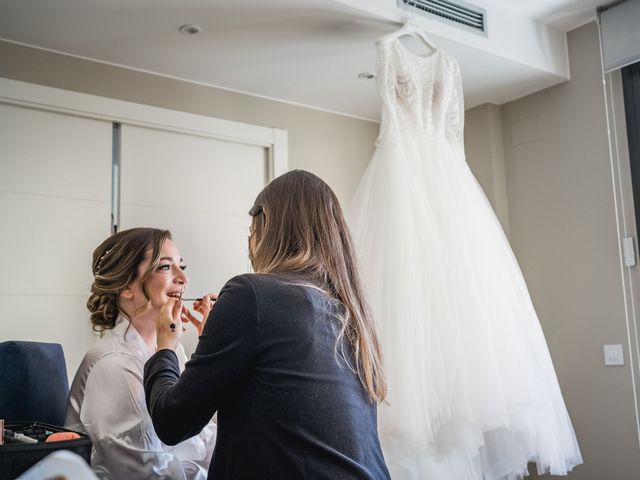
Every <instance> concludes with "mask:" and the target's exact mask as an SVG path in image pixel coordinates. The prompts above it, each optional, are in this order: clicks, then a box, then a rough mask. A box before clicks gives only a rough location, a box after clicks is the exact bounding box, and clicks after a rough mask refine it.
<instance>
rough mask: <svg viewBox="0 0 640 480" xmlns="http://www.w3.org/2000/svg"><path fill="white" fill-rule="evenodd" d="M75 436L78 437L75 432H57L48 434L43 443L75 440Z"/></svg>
mask: <svg viewBox="0 0 640 480" xmlns="http://www.w3.org/2000/svg"><path fill="white" fill-rule="evenodd" d="M76 438H80V435H78V434H77V433H76V432H57V433H54V434H52V435H49V436H48V437H47V439H46V440H45V443H51V442H65V441H67V440H75V439H76Z"/></svg>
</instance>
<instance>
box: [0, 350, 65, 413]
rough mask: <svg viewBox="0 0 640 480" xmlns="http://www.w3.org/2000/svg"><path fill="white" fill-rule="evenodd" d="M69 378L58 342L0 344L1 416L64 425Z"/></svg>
mask: <svg viewBox="0 0 640 480" xmlns="http://www.w3.org/2000/svg"><path fill="white" fill-rule="evenodd" d="M68 395H69V380H68V378H67V367H66V363H65V361H64V353H63V351H62V346H61V345H60V344H57V343H40V342H18V341H8V342H2V343H0V418H4V419H5V421H7V420H8V421H37V422H42V423H48V424H51V425H59V426H61V425H63V424H64V418H65V409H66V404H67V396H68Z"/></svg>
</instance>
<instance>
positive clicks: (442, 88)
mask: <svg viewBox="0 0 640 480" xmlns="http://www.w3.org/2000/svg"><path fill="white" fill-rule="evenodd" d="M377 47H378V52H377V71H378V73H377V79H378V87H379V89H380V94H381V96H382V120H381V125H380V135H379V137H378V144H381V143H394V142H395V141H396V140H397V138H398V135H399V133H400V132H410V133H411V134H417V135H426V136H427V138H429V139H431V140H435V139H437V138H441V137H446V138H448V139H449V140H452V141H458V142H460V143H461V144H462V141H463V137H462V135H463V130H464V100H463V96H462V81H461V77H460V67H459V66H458V62H456V60H455V59H454V58H453V57H451V56H449V55H448V54H447V53H445V52H444V51H442V50H439V49H438V50H435V51H433V52H432V53H430V54H428V55H427V56H420V55H416V54H414V53H412V52H411V51H409V50H408V49H407V48H406V47H405V46H404V45H402V43H400V41H399V40H398V39H397V38H394V37H393V36H385V37H382V38H381V39H380V40H378V42H377Z"/></svg>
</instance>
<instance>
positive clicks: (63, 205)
mask: <svg viewBox="0 0 640 480" xmlns="http://www.w3.org/2000/svg"><path fill="white" fill-rule="evenodd" d="M111 143H112V125H111V123H109V122H105V121H98V120H91V119H86V118H79V117H75V116H70V115H65V114H58V113H51V112H46V111H41V110H35V109H30V108H23V107H18V106H11V105H5V104H0V225H2V235H0V251H2V252H3V254H2V258H3V266H2V270H3V274H2V276H0V297H1V298H2V303H3V314H2V319H1V320H0V322H1V326H0V340H2V341H4V340H29V341H42V342H56V343H61V344H62V346H63V348H64V353H65V357H66V360H67V370H68V372H69V380H70V381H71V380H72V378H73V375H74V374H75V370H76V369H77V366H78V365H79V363H80V361H81V359H82V356H83V355H84V353H85V351H86V350H87V348H88V347H89V345H90V344H91V342H92V340H93V338H94V337H93V335H92V333H91V328H90V324H89V313H88V311H87V309H86V307H85V304H86V301H87V298H88V296H89V289H90V285H91V281H92V275H91V254H92V252H93V249H94V248H95V247H96V246H97V245H98V244H99V243H100V242H101V241H102V240H103V239H104V238H106V237H107V236H108V235H109V233H110V214H111V204H110V198H111Z"/></svg>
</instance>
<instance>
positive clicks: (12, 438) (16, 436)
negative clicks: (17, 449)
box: [3, 428, 38, 443]
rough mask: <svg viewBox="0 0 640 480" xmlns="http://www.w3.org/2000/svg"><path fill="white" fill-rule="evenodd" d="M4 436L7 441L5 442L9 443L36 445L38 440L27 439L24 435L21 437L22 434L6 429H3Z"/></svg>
mask: <svg viewBox="0 0 640 480" xmlns="http://www.w3.org/2000/svg"><path fill="white" fill-rule="evenodd" d="M3 432H4V435H5V439H6V440H7V442H11V443H15V442H18V443H38V440H36V439H35V438H31V437H27V436H26V435H23V434H22V433H16V432H14V431H13V430H9V429H8V428H6V429H3Z"/></svg>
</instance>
